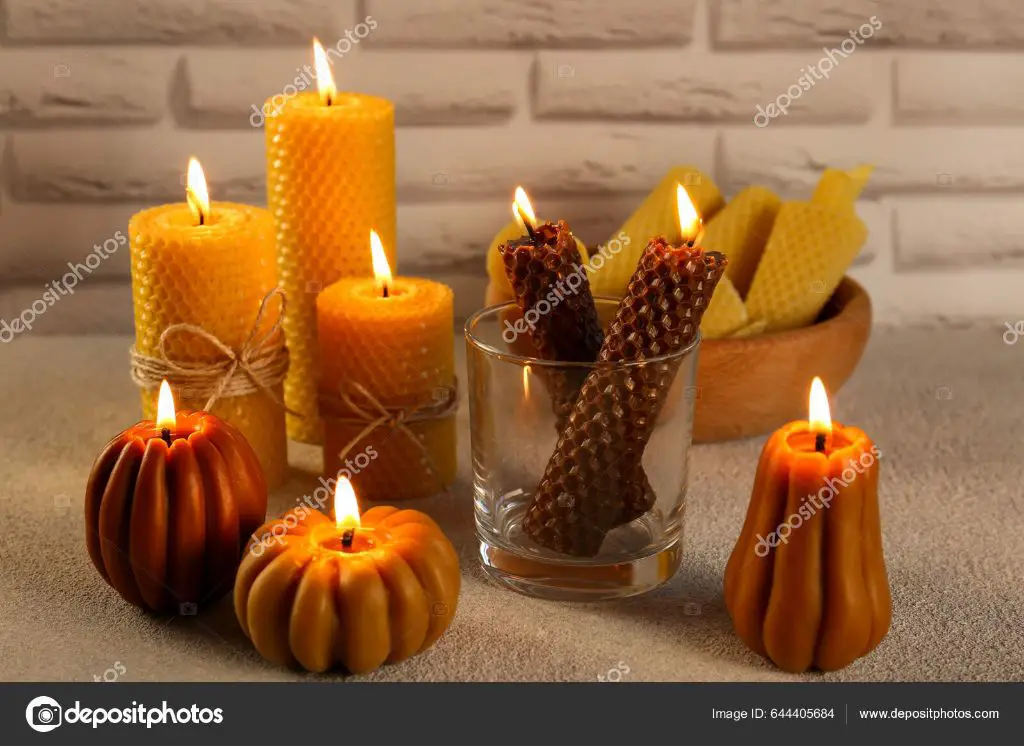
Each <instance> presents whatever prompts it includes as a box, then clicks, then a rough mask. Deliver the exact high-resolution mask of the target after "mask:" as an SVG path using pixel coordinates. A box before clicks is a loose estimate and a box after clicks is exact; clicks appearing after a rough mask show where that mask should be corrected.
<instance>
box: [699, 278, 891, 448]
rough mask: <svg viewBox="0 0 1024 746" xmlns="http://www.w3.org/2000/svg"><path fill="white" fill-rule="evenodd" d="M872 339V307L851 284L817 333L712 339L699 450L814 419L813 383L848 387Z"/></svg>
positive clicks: (705, 355)
mask: <svg viewBox="0 0 1024 746" xmlns="http://www.w3.org/2000/svg"><path fill="white" fill-rule="evenodd" d="M870 334H871V299H870V298H869V297H868V294H867V292H866V291H865V290H864V288H863V287H861V286H860V285H859V284H858V283H856V282H854V281H853V280H851V279H850V278H849V277H845V278H843V281H842V282H841V283H840V284H839V287H838V288H836V291H835V293H834V294H833V295H832V298H831V299H829V301H828V303H827V304H826V305H825V308H824V310H823V311H822V313H821V316H820V317H819V318H818V321H817V322H816V323H815V324H814V325H813V326H808V327H805V328H803V329H793V330H792V331H786V332H777V333H774V334H764V335H761V336H759V337H750V338H749V339H709V340H707V341H705V342H702V343H701V346H700V358H699V360H698V363H697V391H696V394H695V396H696V398H697V401H696V414H695V421H694V428H693V440H694V442H695V443H710V442H714V441H721V440H732V439H734V438H746V437H749V436H752V435H761V434H762V433H767V432H771V431H772V430H775V429H776V428H778V427H779V426H780V425H783V424H785V423H786V422H789V421H790V420H797V419H807V396H808V392H809V390H810V385H811V380H812V379H813V378H814V376H820V377H821V380H822V381H823V382H824V383H825V388H826V390H827V391H828V393H829V394H830V395H831V394H834V393H835V392H837V391H838V390H839V388H840V387H841V386H842V385H843V384H844V383H846V379H848V378H849V377H850V374H852V373H853V370H854V368H856V367H857V363H858V362H859V361H860V358H861V355H862V354H863V353H864V347H865V345H867V341H868V336H869V335H870Z"/></svg>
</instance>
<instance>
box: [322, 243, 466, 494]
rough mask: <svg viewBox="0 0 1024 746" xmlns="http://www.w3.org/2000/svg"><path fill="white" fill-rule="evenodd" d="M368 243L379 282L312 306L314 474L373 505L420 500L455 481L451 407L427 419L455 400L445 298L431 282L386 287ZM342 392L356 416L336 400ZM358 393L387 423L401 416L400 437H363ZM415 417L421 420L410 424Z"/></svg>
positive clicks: (359, 282)
mask: <svg viewBox="0 0 1024 746" xmlns="http://www.w3.org/2000/svg"><path fill="white" fill-rule="evenodd" d="M372 235H373V237H374V239H373V243H374V244H375V253H376V255H377V257H378V260H377V266H378V267H382V271H381V274H380V275H379V276H378V277H377V278H366V279H345V280H339V281H338V282H336V283H335V284H333V285H331V286H330V287H328V288H326V289H325V290H324V291H323V292H322V293H321V294H320V296H319V298H317V325H318V329H319V337H320V352H321V365H322V378H321V381H320V385H321V391H322V394H323V399H322V404H323V407H322V409H323V413H324V432H325V435H324V474H325V476H326V477H329V478H331V477H337V476H338V474H339V473H340V474H341V475H342V476H344V477H347V478H349V479H351V480H352V483H353V484H354V485H355V486H356V489H357V490H358V492H359V494H360V495H362V496H364V497H365V498H366V499H368V500H372V501H375V502H378V501H383V500H388V501H392V500H407V499H412V498H418V497H427V496H429V495H433V494H435V493H437V492H439V491H441V489H442V488H443V487H447V486H448V485H449V484H451V483H452V481H454V479H455V469H456V434H455V433H456V431H455V412H454V407H451V408H450V411H448V413H447V414H444V416H436V415H440V414H441V413H442V412H444V411H445V409H446V402H447V398H448V396H449V395H454V393H455V359H454V356H455V347H454V345H455V323H454V305H453V297H454V296H453V293H452V290H451V288H449V287H447V286H446V285H442V284H440V283H437V282H433V281H431V280H424V279H420V278H410V277H396V278H394V279H393V280H392V279H390V273H389V271H388V269H387V265H386V262H384V260H383V256H384V254H383V251H382V250H381V249H380V246H379V241H378V240H377V238H376V234H372ZM364 251H365V249H364ZM342 391H345V392H348V394H349V398H350V399H351V401H352V402H354V403H355V405H356V406H357V407H358V408H359V409H361V410H363V413H360V412H356V411H353V409H352V408H351V407H350V406H348V405H347V404H346V403H345V402H343V401H338V400H339V399H340V394H341V392H342ZM364 391H365V392H368V393H369V394H370V395H371V396H372V397H373V398H374V399H375V400H376V401H377V402H379V404H381V405H383V406H384V407H385V408H386V409H387V410H388V412H389V413H390V414H391V415H394V414H396V413H397V412H399V411H405V412H406V413H407V414H408V415H411V418H410V421H409V422H408V424H407V427H408V429H409V431H406V430H404V429H402V428H392V427H390V426H389V425H387V424H384V425H381V426H378V427H376V428H375V429H373V430H372V431H370V432H365V430H366V427H367V426H368V425H370V424H371V422H370V421H369V419H368V417H367V416H366V415H372V417H373V418H376V417H378V416H379V415H380V414H381V412H380V411H379V410H378V409H377V407H376V405H375V404H373V403H371V402H369V401H368V400H367V398H366V396H365V394H363V392H364ZM329 401H330V402H334V403H332V404H328V402H329ZM416 411H419V412H421V413H429V414H430V415H431V416H430V417H429V418H427V419H418V418H417V416H416V414H415V412H416ZM410 433H411V435H412V436H414V437H415V438H416V439H417V440H418V441H419V443H420V444H421V446H422V447H421V446H418V445H417V444H416V443H414V442H413V441H412V439H411V437H410ZM361 435H362V437H360V436H361ZM346 448H347V453H346V454H345V457H344V459H343V458H342V457H341V455H340V454H341V453H342V451H343V450H344V449H346Z"/></svg>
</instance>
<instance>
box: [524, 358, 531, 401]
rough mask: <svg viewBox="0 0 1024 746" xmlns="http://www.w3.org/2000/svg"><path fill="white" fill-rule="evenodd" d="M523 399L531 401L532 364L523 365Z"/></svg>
mask: <svg viewBox="0 0 1024 746" xmlns="http://www.w3.org/2000/svg"><path fill="white" fill-rule="evenodd" d="M523 401H526V402H528V401H530V366H529V365H524V366H523Z"/></svg>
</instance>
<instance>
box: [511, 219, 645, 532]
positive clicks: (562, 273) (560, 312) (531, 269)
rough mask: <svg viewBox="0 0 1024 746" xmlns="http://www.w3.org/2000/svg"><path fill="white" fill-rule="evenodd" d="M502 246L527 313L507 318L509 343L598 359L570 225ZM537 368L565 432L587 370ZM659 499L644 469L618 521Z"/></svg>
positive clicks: (590, 303)
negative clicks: (525, 332)
mask: <svg viewBox="0 0 1024 746" xmlns="http://www.w3.org/2000/svg"><path fill="white" fill-rule="evenodd" d="M498 251H499V252H500V254H501V258H502V261H503V263H504V265H505V274H506V275H507V276H508V279H509V282H510V283H511V285H512V290H513V291H514V293H515V296H516V304H517V305H518V306H519V310H520V311H521V312H522V315H521V317H520V318H519V319H516V320H515V322H514V323H511V322H507V323H508V325H507V327H506V332H508V331H509V330H512V332H513V334H512V335H511V337H512V338H511V340H509V339H507V338H506V342H509V345H510V347H513V348H517V347H518V348H519V349H523V348H527V347H528V348H530V349H529V352H528V354H530V355H531V356H535V357H538V358H541V359H543V360H558V361H562V362H587V363H592V362H594V361H595V360H596V359H597V355H598V353H599V352H600V349H601V344H602V342H603V341H604V332H603V331H602V330H601V322H600V320H599V319H598V315H597V305H596V304H595V303H594V296H593V294H592V293H591V291H590V281H589V280H588V279H587V272H586V269H585V268H584V266H583V260H582V257H581V256H580V252H579V249H578V248H577V245H576V238H575V236H573V234H572V231H571V230H569V226H568V224H567V223H566V222H565V221H564V220H560V221H558V224H557V225H553V224H551V223H544V224H543V225H540V226H538V227H537V228H532V227H531V229H530V235H528V236H523V237H522V238H519V239H516V240H514V241H509V242H508V243H506V244H503V245H501V246H499V247H498ZM517 325H518V326H517ZM517 329H518V330H523V329H525V330H528V331H529V335H521V334H518V333H516V330H517ZM523 336H526V338H525V339H524V338H523ZM533 373H534V374H535V375H536V376H537V378H538V379H539V380H540V381H541V382H542V383H543V385H544V387H545V388H546V389H547V391H548V395H549V396H550V398H551V406H552V410H553V411H554V414H555V422H556V426H557V427H558V431H559V432H561V431H562V430H564V429H565V425H566V423H567V421H568V419H569V415H570V414H571V413H572V408H573V405H575V403H576V399H577V397H578V396H579V393H580V389H581V388H582V387H583V382H584V381H585V380H586V374H587V371H586V370H585V369H583V368H580V369H578V370H574V369H572V368H565V369H561V370H550V369H546V368H544V367H542V366H538V367H536V368H533ZM654 499H655V495H654V490H653V489H652V488H651V486H650V483H649V482H648V480H647V475H646V474H645V473H644V472H643V469H642V468H641V469H639V470H638V472H637V473H636V474H635V475H634V478H633V479H632V480H631V482H630V484H629V486H628V488H627V489H626V493H625V494H624V497H623V510H622V514H621V515H620V516H619V517H618V518H617V520H616V525H619V524H622V523H629V522H630V521H632V520H634V519H636V518H639V517H640V516H641V515H643V514H644V513H646V512H647V511H648V510H650V509H651V508H652V507H653V505H654Z"/></svg>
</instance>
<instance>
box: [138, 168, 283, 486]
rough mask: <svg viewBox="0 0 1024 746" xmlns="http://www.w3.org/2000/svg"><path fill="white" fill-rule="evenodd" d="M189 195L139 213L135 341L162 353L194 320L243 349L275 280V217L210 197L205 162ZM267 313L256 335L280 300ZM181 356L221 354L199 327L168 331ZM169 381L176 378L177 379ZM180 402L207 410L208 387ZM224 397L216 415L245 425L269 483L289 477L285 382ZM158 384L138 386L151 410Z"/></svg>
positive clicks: (197, 358)
mask: <svg viewBox="0 0 1024 746" xmlns="http://www.w3.org/2000/svg"><path fill="white" fill-rule="evenodd" d="M189 187H190V189H189V199H190V203H188V204H186V203H184V202H182V203H179V204H171V205H163V206H162V207H154V208H151V209H148V210H143V211H142V212H139V213H137V214H136V215H134V216H133V217H132V219H131V221H130V222H129V225H128V234H129V237H130V241H131V265H132V267H131V273H132V302H133V305H134V309H135V347H136V350H137V351H138V352H139V353H140V354H142V355H145V356H147V357H160V347H159V345H160V336H161V335H162V334H163V332H164V330H165V329H167V328H168V327H169V326H172V325H175V324H193V325H195V326H198V327H201V328H202V329H204V330H205V331H206V332H208V333H209V334H212V335H213V336H215V337H216V338H217V339H219V340H220V341H221V342H223V343H224V344H225V345H227V346H228V347H230V348H231V349H233V350H235V351H238V350H239V349H240V348H241V346H242V345H243V344H244V343H245V342H246V340H247V339H248V338H249V336H250V334H252V331H253V326H254V325H255V324H256V319H257V314H258V313H259V309H260V304H261V303H262V301H263V299H264V298H265V297H266V295H267V293H269V292H270V291H271V290H273V289H274V288H275V287H277V268H276V265H275V261H274V231H273V220H272V218H271V216H270V213H269V212H267V211H266V210H263V209H260V208H257V207H250V206H249V205H240V204H234V203H230V202H213V203H210V202H209V199H208V197H207V194H206V181H205V178H203V174H202V169H201V168H200V167H199V164H198V162H197V161H195V160H193V161H192V163H191V164H190V167H189ZM271 302H272V303H274V304H275V306H274V307H271V308H269V309H268V311H267V312H266V313H265V314H264V317H263V320H262V323H261V329H260V334H265V333H267V332H269V331H270V328H271V327H272V325H273V324H274V323H275V322H276V320H277V313H278V310H279V308H278V307H277V306H276V303H277V302H276V301H271ZM166 348H167V357H168V358H169V359H171V360H173V361H175V362H179V363H180V362H185V363H208V362H217V361H220V360H223V358H224V355H223V353H222V352H221V351H219V350H217V348H216V347H214V346H213V345H212V344H211V343H210V342H209V341H207V340H204V339H202V338H200V337H197V336H195V335H193V334H187V333H180V334H174V335H172V336H170V337H169V338H168V339H167V344H166ZM172 382H173V381H172ZM178 391H179V399H180V405H181V407H182V408H183V409H202V408H203V406H204V405H205V404H206V400H207V396H208V394H204V393H202V392H190V391H188V390H184V389H179V390H178ZM273 393H274V395H275V396H276V397H277V401H276V402H275V401H274V400H273V398H272V397H270V396H268V395H267V394H266V393H264V392H260V391H258V392H254V393H252V394H247V395H244V396H234V397H226V398H222V399H219V400H218V401H217V402H216V404H215V405H214V406H213V407H212V412H213V414H215V415H217V416H218V417H220V418H221V419H222V420H224V421H226V422H229V423H230V424H232V425H234V426H235V427H236V428H238V430H240V431H241V432H242V434H243V435H244V436H245V438H246V440H248V441H249V444H250V445H251V446H252V448H253V450H254V451H255V452H256V455H257V456H258V457H259V460H260V464H261V465H262V466H263V469H264V471H265V473H266V477H267V483H268V484H269V485H271V486H276V485H278V484H280V483H281V482H283V481H284V474H285V470H286V467H287V463H288V452H287V439H286V434H285V419H284V410H283V409H282V408H281V405H280V401H281V395H282V391H281V385H280V384H278V386H277V387H275V390H274V391H273ZM157 395H158V389H157V388H153V389H152V390H144V391H143V392H142V411H143V417H144V418H145V419H147V420H152V419H155V417H156V405H157Z"/></svg>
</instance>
